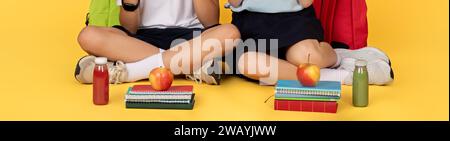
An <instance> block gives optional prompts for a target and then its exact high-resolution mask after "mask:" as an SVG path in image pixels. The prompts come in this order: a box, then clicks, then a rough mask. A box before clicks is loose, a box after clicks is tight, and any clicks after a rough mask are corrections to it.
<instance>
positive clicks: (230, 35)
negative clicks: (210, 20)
mask: <svg viewBox="0 0 450 141" xmlns="http://www.w3.org/2000/svg"><path fill="white" fill-rule="evenodd" d="M220 27H221V31H222V34H223V35H224V36H225V39H233V40H234V39H239V38H241V32H239V29H238V28H237V27H236V26H234V25H233V24H223V25H221V26H220Z"/></svg>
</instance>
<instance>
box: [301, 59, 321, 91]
mask: <svg viewBox="0 0 450 141" xmlns="http://www.w3.org/2000/svg"><path fill="white" fill-rule="evenodd" d="M297 78H298V80H299V81H300V83H301V84H302V85H303V86H307V87H315V86H316V85H317V83H318V82H319V80H320V68H319V67H318V66H316V65H314V64H309V63H307V64H301V65H300V66H298V68H297Z"/></svg>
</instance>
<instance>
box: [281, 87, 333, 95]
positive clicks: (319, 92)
mask: <svg viewBox="0 0 450 141" xmlns="http://www.w3.org/2000/svg"><path fill="white" fill-rule="evenodd" d="M275 93H280V94H299V95H319V96H341V91H324V90H313V91H311V90H294V89H282V88H278V89H275Z"/></svg>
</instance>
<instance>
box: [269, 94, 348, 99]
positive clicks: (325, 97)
mask: <svg viewBox="0 0 450 141" xmlns="http://www.w3.org/2000/svg"><path fill="white" fill-rule="evenodd" d="M275 98H317V99H340V98H341V97H339V96H321V95H302V94H283V93H276V94H275Z"/></svg>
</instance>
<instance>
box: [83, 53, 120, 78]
mask: <svg viewBox="0 0 450 141" xmlns="http://www.w3.org/2000/svg"><path fill="white" fill-rule="evenodd" d="M95 58H96V57H95V56H92V55H89V56H84V57H82V58H81V59H80V60H78V63H77V66H76V68H75V79H76V80H77V81H78V82H80V83H82V84H92V82H93V76H94V67H95ZM106 65H107V66H108V73H109V83H112V84H120V83H122V82H125V80H126V79H127V77H128V72H127V69H126V67H125V64H124V63H123V62H122V61H116V62H108V63H107V64H106Z"/></svg>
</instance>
